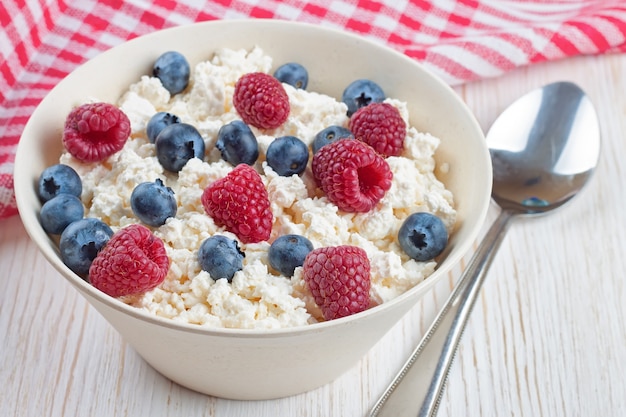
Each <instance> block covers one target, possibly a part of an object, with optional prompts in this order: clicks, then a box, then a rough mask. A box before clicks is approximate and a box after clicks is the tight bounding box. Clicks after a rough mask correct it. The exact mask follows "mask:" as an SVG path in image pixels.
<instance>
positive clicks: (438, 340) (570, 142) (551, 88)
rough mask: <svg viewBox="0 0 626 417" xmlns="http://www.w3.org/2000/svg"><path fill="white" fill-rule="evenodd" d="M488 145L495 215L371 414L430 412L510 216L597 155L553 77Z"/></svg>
mask: <svg viewBox="0 0 626 417" xmlns="http://www.w3.org/2000/svg"><path fill="white" fill-rule="evenodd" d="M487 145H488V147H489V153H490V155H491V160H492V169H493V188H492V198H493V200H494V201H495V202H496V203H497V204H498V205H499V206H500V208H501V211H500V214H499V215H498V217H497V218H496V220H495V221H494V223H493V224H492V225H491V227H490V228H489V230H488V231H487V233H486V235H485V237H484V239H483V241H482V242H481V243H480V245H479V246H478V248H477V250H476V252H475V253H474V255H473V257H472V259H471V260H470V262H469V264H468V266H467V268H466V269H465V271H464V272H463V274H462V275H461V277H460V279H459V281H458V283H457V284H456V286H455V288H454V290H453V291H452V294H451V295H450V297H449V298H448V300H447V301H446V304H445V305H444V307H443V309H442V310H441V312H440V313H439V314H438V315H437V317H436V318H435V321H434V322H433V324H432V325H431V327H430V328H429V330H428V331H427V332H426V334H425V336H424V337H423V338H422V340H421V342H420V343H419V345H418V346H417V347H416V348H415V350H414V351H413V353H412V354H411V355H410V357H409V359H408V360H407V361H406V362H405V364H404V366H403V367H402V369H401V370H400V372H399V373H398V374H397V375H396V377H395V378H394V380H393V381H392V383H391V384H390V385H389V386H388V388H387V389H386V390H385V392H384V393H383V395H382V396H381V397H380V399H379V400H378V402H376V404H375V405H374V407H373V408H372V410H371V413H370V417H375V416H378V417H383V416H387V417H414V416H419V417H430V416H434V415H435V414H436V412H437V409H438V406H439V402H440V401H441V396H442V394H443V389H444V386H445V382H446V380H447V377H448V373H449V371H450V367H451V364H452V360H453V359H454V355H455V353H456V350H457V348H458V345H459V342H460V340H461V336H462V333H463V329H464V328H465V325H466V323H467V320H468V318H469V315H470V313H471V311H472V308H473V306H474V303H475V301H476V299H477V297H478V294H479V293H480V288H481V287H482V284H483V282H484V280H485V277H486V275H487V271H488V269H489V266H490V265H491V262H492V261H493V259H494V257H495V254H496V252H497V250H498V248H499V247H500V244H501V243H502V241H503V239H504V236H505V233H506V231H507V229H508V227H509V225H510V221H511V219H513V218H515V217H520V216H524V217H531V216H536V215H541V214H546V213H549V212H552V211H553V210H554V209H556V208H558V207H561V206H562V205H564V204H565V203H567V202H568V201H570V200H571V199H572V198H573V197H574V196H575V195H577V194H578V193H579V192H580V191H581V189H582V188H583V187H584V186H585V185H586V184H587V183H588V182H589V179H590V178H591V176H592V173H593V172H594V170H595V167H596V165H597V163H598V159H599V156H600V128H599V123H598V117H597V115H596V111H595V108H594V106H593V104H592V103H591V101H590V100H589V98H588V97H587V95H586V94H585V93H584V92H583V90H582V89H581V88H580V87H578V86H577V85H576V84H573V83H571V82H555V83H552V84H548V85H546V86H544V87H542V88H539V89H536V90H533V91H531V92H529V93H527V94H526V95H524V96H522V97H521V98H519V99H518V100H517V101H515V102H514V103H513V104H512V105H511V106H509V107H508V108H507V109H506V110H505V111H504V112H503V113H502V114H501V115H500V116H499V117H498V118H497V119H496V121H495V122H494V123H493V125H492V127H491V128H490V129H489V132H488V133H487ZM420 399H421V402H420V401H419V400H420ZM416 400H417V401H416Z"/></svg>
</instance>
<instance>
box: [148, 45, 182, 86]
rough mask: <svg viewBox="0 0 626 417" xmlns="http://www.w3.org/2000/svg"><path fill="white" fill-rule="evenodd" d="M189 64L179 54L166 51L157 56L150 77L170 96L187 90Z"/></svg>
mask: <svg viewBox="0 0 626 417" xmlns="http://www.w3.org/2000/svg"><path fill="white" fill-rule="evenodd" d="M190 72H191V71H190V67H189V62H187V59H186V58H185V57H184V56H183V55H182V54H181V53H179V52H176V51H168V52H165V53H163V54H162V55H161V56H159V57H158V58H157V59H156V61H154V65H153V67H152V75H154V76H155V77H157V78H158V79H159V80H161V84H163V87H165V89H166V90H167V91H169V92H170V94H178V93H180V92H181V91H183V90H184V89H185V88H187V84H189V74H190Z"/></svg>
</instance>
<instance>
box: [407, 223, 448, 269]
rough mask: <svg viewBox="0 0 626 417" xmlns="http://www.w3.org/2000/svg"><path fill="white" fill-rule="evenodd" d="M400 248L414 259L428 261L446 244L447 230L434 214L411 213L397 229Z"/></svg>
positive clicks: (439, 252)
mask: <svg viewBox="0 0 626 417" xmlns="http://www.w3.org/2000/svg"><path fill="white" fill-rule="evenodd" d="M398 243H400V247H402V250H403V251H404V252H405V253H406V254H407V255H409V256H410V257H411V258H413V259H415V260H416V261H420V262H423V261H429V260H431V259H433V258H435V257H436V256H437V255H439V254H441V252H443V250H444V249H445V248H446V245H447V244H448V231H447V230H446V226H445V225H444V224H443V222H442V221H441V219H440V218H439V217H437V216H435V215H434V214H431V213H426V212H420V213H413V214H411V215H410V216H409V217H407V218H406V220H405V221H404V223H402V226H401V227H400V230H399V231H398Z"/></svg>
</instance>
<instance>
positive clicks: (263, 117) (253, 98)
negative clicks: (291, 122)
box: [233, 72, 289, 129]
mask: <svg viewBox="0 0 626 417" xmlns="http://www.w3.org/2000/svg"><path fill="white" fill-rule="evenodd" d="M233 105H234V106H235V109H237V112H238V113H239V115H240V116H241V118H242V119H243V121H244V122H246V123H248V124H250V125H252V126H255V127H258V128H259V129H274V128H277V127H278V126H280V125H282V124H283V123H285V120H287V117H288V116H289V97H288V96H287V92H286V91H285V88H284V87H283V85H282V84H281V83H280V81H278V80H277V79H276V78H274V77H272V76H271V75H269V74H265V73H262V72H252V73H249V74H245V75H244V76H242V77H241V78H240V79H239V80H238V81H237V84H235V93H234V95H233Z"/></svg>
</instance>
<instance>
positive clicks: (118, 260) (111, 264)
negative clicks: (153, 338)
mask: <svg viewBox="0 0 626 417" xmlns="http://www.w3.org/2000/svg"><path fill="white" fill-rule="evenodd" d="M169 267H170V260H169V258H168V257H167V253H166V252H165V246H164V245H163V242H162V241H161V239H159V238H157V237H156V236H154V235H153V234H152V232H151V231H150V229H148V228H147V227H146V226H143V225H140V224H132V225H130V226H127V227H124V228H123V229H120V230H118V231H117V232H116V233H115V234H114V235H113V236H112V237H111V239H110V240H109V242H108V243H107V244H106V245H105V246H104V248H102V250H101V251H100V252H99V253H98V255H97V256H96V258H95V259H94V260H93V262H92V264H91V267H90V268H89V281H90V282H91V284H92V285H93V286H94V287H96V288H97V289H99V290H100V291H102V292H104V293H106V294H108V295H110V296H111V297H121V296H124V295H133V294H140V293H143V292H146V291H150V290H151V289H153V288H155V287H156V286H157V285H159V284H160V283H161V282H163V280H164V279H165V276H166V275H167V271H168V270H169Z"/></svg>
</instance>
